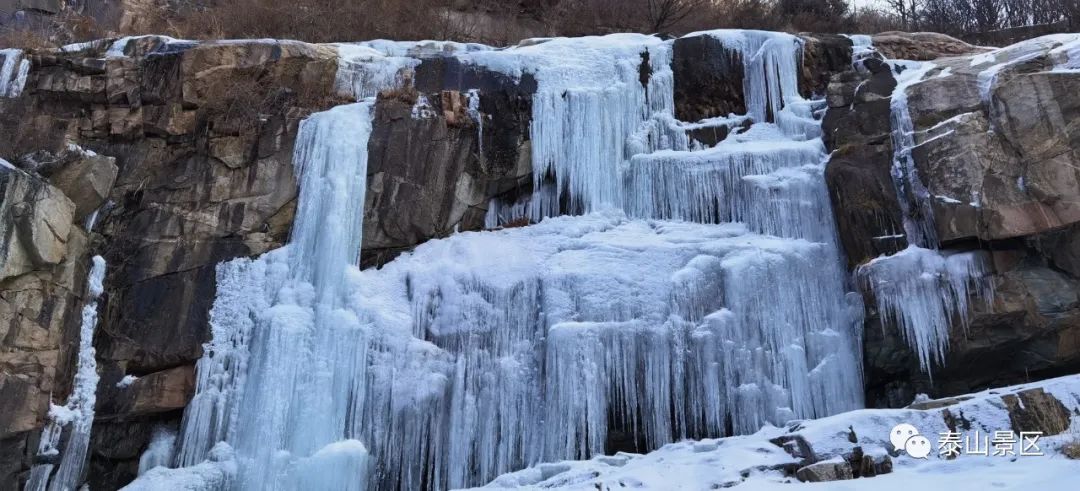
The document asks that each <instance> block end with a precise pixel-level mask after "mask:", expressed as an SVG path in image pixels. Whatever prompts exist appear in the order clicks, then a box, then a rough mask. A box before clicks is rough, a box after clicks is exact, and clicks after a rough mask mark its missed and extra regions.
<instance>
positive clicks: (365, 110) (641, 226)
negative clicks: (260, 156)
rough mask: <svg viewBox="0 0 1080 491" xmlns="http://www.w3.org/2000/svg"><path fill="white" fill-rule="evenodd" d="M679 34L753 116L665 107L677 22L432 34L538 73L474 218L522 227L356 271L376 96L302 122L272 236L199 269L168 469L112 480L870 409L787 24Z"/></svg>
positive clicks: (488, 63) (417, 477) (230, 474)
mask: <svg viewBox="0 0 1080 491" xmlns="http://www.w3.org/2000/svg"><path fill="white" fill-rule="evenodd" d="M695 35H700V36H714V37H716V38H717V39H719V40H721V41H722V42H723V43H724V45H725V46H727V47H728V48H729V49H731V50H734V51H736V52H737V53H739V54H740V56H741V59H743V60H744V63H745V65H746V70H745V72H744V73H743V74H738V75H737V76H743V77H744V84H743V85H744V88H745V92H746V94H745V96H746V100H747V101H748V103H747V107H748V108H749V115H748V116H745V117H741V118H742V119H739V118H740V117H739V116H733V118H732V120H733V121H734V120H747V119H748V120H749V121H751V122H753V125H752V126H751V127H750V128H749V129H748V130H745V131H737V132H734V133H733V134H732V135H731V136H729V138H728V139H727V140H725V141H723V142H721V143H720V144H718V145H716V146H715V147H713V148H701V147H700V145H692V144H691V142H690V139H689V138H688V136H687V132H686V128H687V125H686V124H684V123H681V122H678V121H676V119H675V117H674V111H673V107H674V104H673V90H674V89H673V87H674V84H673V75H672V71H671V68H670V62H671V57H672V42H671V41H663V40H661V39H659V38H656V37H653V36H641V35H612V36H605V37H592V38H579V39H551V40H543V41H542V42H531V43H525V44H523V45H522V46H519V47H514V48H508V49H505V50H488V49H479V48H474V47H470V46H469V45H447V46H445V47H444V48H442V49H443V52H444V53H451V54H450V55H449V56H456V57H459V58H460V59H461V61H463V62H465V63H472V64H479V65H483V66H485V67H487V68H489V69H492V70H496V71H500V72H502V73H505V74H508V75H511V76H515V77H519V76H522V75H524V74H526V73H527V74H530V75H532V76H533V77H534V78H535V79H536V80H537V83H538V89H537V92H536V94H535V95H534V96H533V114H532V130H531V137H532V149H533V150H532V151H533V153H532V163H533V172H534V178H535V182H534V185H535V192H534V193H533V195H532V198H531V199H528V200H522V201H520V202H517V203H512V204H508V205H505V207H503V208H502V209H499V208H496V207H493V209H494V210H495V211H491V212H489V216H488V225H489V226H492V227H495V226H498V225H500V224H501V223H505V222H506V221H509V220H513V219H516V218H517V217H520V216H521V214H524V213H525V212H526V211H527V212H528V214H529V215H531V217H532V218H533V220H534V221H539V223H536V224H534V225H530V226H527V227H519V228H511V229H505V230H494V231H484V232H464V233H459V234H455V235H453V236H451V237H449V238H446V239H442V240H432V241H429V242H427V243H424V244H422V245H420V246H418V247H417V248H416V249H415V250H414V251H412V252H410V253H406V254H404V255H402V256H400V257H398V258H397V259H395V260H394V261H392V262H390V263H388V264H386V265H385V266H384V267H382V268H381V269H378V270H375V269H370V270H365V271H360V270H359V269H357V268H356V264H357V261H356V259H357V254H358V252H359V249H360V237H361V233H360V232H361V224H362V221H361V220H362V214H363V209H362V207H363V202H364V190H365V182H364V178H365V165H364V164H365V160H366V145H367V137H368V133H369V132H370V124H371V123H370V111H371V106H370V104H369V103H362V104H357V105H351V106H343V107H339V108H335V109H332V110H330V111H327V112H324V113H319V114H316V115H314V116H312V117H311V118H310V119H309V120H307V121H305V122H304V124H303V126H302V127H301V131H300V135H299V137H298V140H297V147H296V150H295V160H296V163H297V164H296V165H297V171H298V175H299V176H300V179H299V181H300V186H301V190H300V201H299V204H298V211H297V218H296V222H295V224H294V230H293V236H292V238H291V241H290V243H289V245H288V246H286V247H285V248H283V249H279V250H276V251H272V252H270V253H267V254H265V255H263V256H261V257H259V258H255V259H237V260H234V261H230V262H227V263H223V264H221V265H219V266H218V276H217V281H218V284H217V298H216V300H215V302H214V306H213V309H212V311H211V330H212V335H213V339H212V341H211V342H210V343H209V344H208V345H207V346H206V350H205V351H206V355H205V356H204V358H203V359H202V360H200V362H199V365H198V388H197V393H196V395H195V398H194V400H193V401H192V402H191V404H190V405H189V407H188V409H187V412H186V413H185V417H184V422H183V427H182V429H181V432H180V435H179V437H178V452H177V457H176V460H175V462H174V465H176V466H178V467H180V468H175V469H164V468H161V467H158V468H156V469H153V470H150V471H148V472H146V474H144V475H143V476H140V478H139V479H138V480H137V481H136V482H135V483H134V484H133V485H132V486H131V489H152V488H153V486H154V485H155V484H162V483H171V484H173V485H175V484H176V483H181V482H182V483H184V485H185V486H188V487H193V488H209V489H299V488H317V489H324V488H325V489H331V488H332V489H360V488H363V487H365V486H367V487H370V488H375V489H425V488H426V489H449V488H458V487H468V486H477V485H482V484H484V483H486V482H488V481H490V480H491V479H493V478H494V477H496V476H497V475H499V474H502V473H505V472H509V471H513V470H516V469H521V468H524V467H527V466H530V465H534V464H537V463H540V462H544V461H555V460H562V459H571V458H587V457H589V456H592V455H596V454H599V453H603V452H605V451H610V450H614V449H635V448H636V449H638V450H645V449H647V448H654V447H657V446H659V445H662V444H665V443H668V442H672V441H675V440H678V439H681V438H686V437H704V436H719V435H726V434H731V433H748V432H753V431H756V430H757V429H758V428H760V427H761V426H762V425H764V424H767V423H772V424H782V423H784V422H786V421H788V420H791V419H795V418H811V417H819V416H824V415H828V414H833V413H837V412H840V411H844V410H849V409H853V408H857V407H861V405H862V384H861V370H860V365H861V360H860V353H861V342H860V325H861V324H860V323H861V317H860V316H861V312H862V305H861V302H860V300H859V297H858V295H855V294H853V293H851V292H849V289H848V284H847V283H848V281H847V277H846V274H845V272H844V262H843V260H842V257H841V253H840V251H839V248H838V246H837V245H836V244H837V241H836V240H835V237H834V236H835V227H834V225H833V222H832V212H831V210H830V208H829V207H830V204H829V200H828V196H827V193H826V188H825V183H824V179H823V177H822V170H823V168H824V163H825V160H826V158H827V155H826V154H825V150H824V146H823V145H822V143H821V141H820V139H819V136H820V129H819V125H818V122H817V118H818V117H819V116H820V114H821V110H822V108H823V102H822V101H814V100H804V99H803V98H802V97H801V96H800V95H799V92H798V87H797V85H798V79H797V73H798V72H797V69H798V65H797V63H798V60H799V58H800V56H801V42H800V41H799V40H798V38H796V37H794V36H791V35H787V34H778V33H766V32H757V31H716V32H707V33H698V34H695ZM363 46H364V47H365V49H366V48H370V49H373V50H377V51H378V50H381V51H379V52H380V53H382V54H383V55H386V56H407V55H408V54H409V53H413V52H417V51H422V50H424V49H426V48H424V46H425V45H424V44H416V45H414V46H412V47H410V46H405V45H403V44H402V43H389V42H373V43H369V44H365V45H363ZM357 51H358V52H359V50H357ZM365 56H366V55H365ZM357 59H359V58H357ZM406 65H407V64H402V65H401V66H406ZM363 66H364V64H363V63H362V62H357V63H352V64H350V65H349V67H348V69H349V70H361V71H362V70H363V69H364V68H363ZM379 73H380V74H381V75H379V74H376V75H377V76H374V75H373V76H371V77H367V76H365V75H363V74H360V75H357V74H356V73H353V74H351V75H349V76H347V77H345V78H342V77H340V76H339V81H342V80H344V81H342V82H341V83H340V85H339V90H345V89H342V87H346V88H348V87H353V85H352V84H353V81H355V80H363V79H365V78H367V79H371V78H378V77H384V76H385V74H386V72H379ZM339 75H340V74H339ZM348 90H353V89H348ZM354 92H355V93H357V94H359V95H363V94H365V92H363V91H360V90H355V91H354ZM691 149H693V150H691ZM526 209H527V210H526ZM541 218H542V219H543V220H542V221H541V220H540V219H541ZM620 434H621V435H626V434H629V435H630V438H629V439H630V440H633V441H630V442H628V443H618V441H619V439H620V437H619V435H620ZM623 440H626V438H623Z"/></svg>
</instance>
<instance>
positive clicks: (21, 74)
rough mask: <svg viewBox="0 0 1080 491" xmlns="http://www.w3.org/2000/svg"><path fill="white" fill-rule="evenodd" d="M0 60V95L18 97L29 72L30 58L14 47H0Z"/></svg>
mask: <svg viewBox="0 0 1080 491" xmlns="http://www.w3.org/2000/svg"><path fill="white" fill-rule="evenodd" d="M0 60H3V64H2V65H0V97H19V95H20V94H22V91H23V86H24V85H26V76H27V74H29V73H30V60H28V59H26V58H24V57H23V52H22V50H21V49H15V48H7V49H0Z"/></svg>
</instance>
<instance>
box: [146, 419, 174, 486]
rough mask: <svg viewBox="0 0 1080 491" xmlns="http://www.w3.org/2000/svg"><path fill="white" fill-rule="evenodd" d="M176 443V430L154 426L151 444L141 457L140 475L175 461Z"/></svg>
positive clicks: (167, 465)
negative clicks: (174, 450) (174, 449)
mask: <svg viewBox="0 0 1080 491" xmlns="http://www.w3.org/2000/svg"><path fill="white" fill-rule="evenodd" d="M175 444H176V431H174V430H171V429H169V428H166V427H164V426H160V427H157V428H154V432H153V434H152V435H151V436H150V444H149V445H148V446H147V447H146V451H145V452H143V454H142V455H141V456H140V457H139V475H140V476H141V475H143V474H146V472H147V471H149V470H150V469H153V468H155V467H169V466H170V465H172V461H173V447H174V446H175Z"/></svg>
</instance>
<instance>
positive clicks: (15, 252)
mask: <svg viewBox="0 0 1080 491" xmlns="http://www.w3.org/2000/svg"><path fill="white" fill-rule="evenodd" d="M0 195H2V198H0V217H2V220H0V241H2V242H0V280H3V279H5V278H11V277H14V276H18V275H21V274H24V273H27V272H29V271H32V270H34V269H39V268H47V267H50V266H54V265H57V264H59V263H60V262H61V261H62V260H63V259H64V257H65V255H66V254H67V241H68V235H69V233H70V232H71V227H72V221H73V219H74V217H75V204H74V203H72V202H71V200H70V199H68V198H67V197H66V196H64V193H63V192H61V191H60V190H59V189H57V188H55V187H53V186H51V185H49V184H48V183H47V182H45V181H44V180H42V179H40V178H37V177H33V176H31V175H29V174H27V173H25V172H23V171H21V170H18V169H15V168H13V167H10V166H3V165H0Z"/></svg>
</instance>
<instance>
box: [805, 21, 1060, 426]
mask: <svg viewBox="0 0 1080 491" xmlns="http://www.w3.org/2000/svg"><path fill="white" fill-rule="evenodd" d="M1074 42H1075V38H1074V37H1072V36H1050V37H1045V38H1039V39H1036V40H1032V41H1027V42H1024V43H1021V44H1018V45H1014V46H1011V47H1008V48H1003V49H1000V50H994V51H986V50H985V49H975V48H970V47H969V48H968V51H971V53H969V54H965V55H960V53H961V52H962V51H963V46H962V45H959V44H957V43H944V42H939V41H934V42H932V43H930V44H929V45H927V44H926V43H924V42H923V41H922V40H920V39H919V37H918V36H903V35H900V34H893V33H889V34H885V35H880V36H875V37H874V38H873V43H874V46H875V47H879V48H880V51H879V52H880V53H881V54H884V55H886V56H887V57H888V56H891V55H896V56H900V57H904V56H907V57H910V58H921V59H933V61H932V63H933V67H931V68H929V70H928V71H927V72H926V73H925V74H923V75H922V76H921V78H920V81H918V82H915V83H913V84H912V85H910V86H909V87H907V89H906V96H907V111H908V113H909V114H910V118H911V122H912V124H913V127H914V134H913V140H914V146H913V147H911V149H910V152H911V157H912V158H913V160H914V164H915V168H916V169H917V173H918V177H919V178H920V179H921V181H922V183H923V184H924V185H925V187H926V191H927V196H925V197H924V199H925V200H927V201H928V204H929V208H930V209H931V210H932V213H931V214H932V216H931V217H927V218H928V219H929V222H930V223H932V224H933V225H934V229H935V230H934V232H935V233H936V236H937V244H934V245H936V246H938V247H941V248H943V249H948V250H950V251H970V250H982V251H986V252H987V253H988V254H989V255H990V257H991V258H992V262H993V271H994V274H993V277H992V280H991V281H992V283H993V288H994V294H993V298H992V299H990V302H989V305H986V306H982V305H979V304H978V303H976V307H975V311H974V312H972V315H971V317H970V323H969V326H968V328H967V329H966V330H965V329H964V328H962V326H961V325H960V324H961V322H956V323H955V325H954V327H953V329H952V330H951V332H950V335H949V351H948V354H947V356H946V359H945V362H944V363H943V364H941V365H940V366H936V367H934V368H933V370H932V382H931V380H930V377H929V376H928V374H925V373H922V372H921V371H920V370H919V369H918V367H917V363H915V362H914V361H913V358H912V356H911V353H910V351H908V350H907V349H906V348H905V346H904V342H903V341H902V340H901V339H900V338H899V336H897V334H896V330H895V329H893V328H892V327H891V326H890V325H889V324H890V323H889V322H885V324H886V325H885V326H884V327H883V328H882V327H881V325H880V324H881V321H880V319H879V318H878V316H875V315H872V316H871V317H870V320H869V321H868V323H867V328H866V353H865V355H866V360H865V362H866V368H867V378H868V399H867V403H868V404H875V405H884V406H897V405H903V404H906V403H908V402H909V401H910V400H911V398H912V397H913V396H914V395H915V394H916V393H919V392H927V393H930V394H932V395H946V394H956V393H962V392H967V391H972V390H978V389H983V388H986V387H992V386H1000V385H1007V384H1009V383H1017V382H1023V381H1027V380H1037V379H1041V378H1046V377H1047V376H1053V375H1060V374H1065V373H1074V372H1075V371H1076V370H1077V369H1078V368H1080V350H1078V347H1080V345H1078V344H1077V340H1078V339H1080V337H1078V336H1080V331H1078V330H1077V329H1080V310H1078V307H1080V303H1078V300H1080V299H1078V297H1077V292H1078V290H1077V287H1078V283H1077V278H1078V276H1077V272H1078V271H1077V269H1076V264H1077V258H1076V256H1075V254H1076V246H1075V237H1076V234H1077V231H1076V230H1077V222H1078V219H1080V216H1078V215H1077V209H1076V205H1075V203H1076V200H1077V198H1078V197H1080V185H1078V183H1080V181H1078V180H1077V179H1078V175H1077V163H1078V162H1080V160H1078V155H1080V154H1077V148H1080V147H1078V144H1080V140H1077V139H1076V132H1077V130H1076V121H1077V120H1078V116H1080V112H1078V111H1077V104H1076V101H1075V99H1076V96H1075V94H1076V93H1077V91H1076V84H1078V83H1080V74H1078V73H1076V72H1075V71H1074V70H1072V69H1071V68H1069V67H1070V66H1071V65H1069V63H1070V60H1069V57H1068V50H1069V43H1074ZM920 45H922V46H925V47H926V49H927V52H926V53H924V54H923V55H918V54H913V53H912V52H911V49H913V48H911V46H920ZM1062 46H1065V47H1064V48H1062ZM942 55H944V56H948V57H939V56H942ZM958 55H959V56H958ZM901 68H902V67H901ZM923 68H927V67H923ZM899 72H901V69H898V68H896V67H893V66H890V65H889V64H887V63H885V62H883V61H881V60H880V59H878V58H872V59H868V60H867V61H866V62H865V63H864V67H863V68H862V69H861V71H848V72H846V73H843V74H839V75H836V76H834V77H833V79H832V81H831V83H830V86H829V106H830V108H829V112H828V114H827V116H826V119H825V124H824V126H825V132H826V139H827V141H828V144H829V146H830V147H831V148H832V149H833V150H834V152H835V153H834V155H833V159H832V161H831V162H830V164H829V167H828V170H827V178H828V180H829V183H830V187H831V189H832V191H833V204H834V211H835V213H836V215H837V219H838V227H839V229H840V230H839V232H840V237H841V240H842V241H843V243H844V245H845V249H846V251H847V253H848V259H849V262H850V264H851V265H852V267H855V266H857V265H860V264H863V263H866V262H867V261H869V260H870V259H872V258H875V257H877V256H880V255H883V254H892V253H894V252H897V251H899V250H901V249H903V248H904V247H906V246H908V245H909V244H908V243H907V239H906V238H905V235H904V220H905V217H904V216H903V215H904V211H903V210H904V206H902V203H901V201H902V200H904V199H908V198H909V197H907V196H900V198H899V199H898V197H897V187H896V186H895V185H894V178H893V175H891V174H892V173H895V172H896V170H895V169H896V167H895V165H894V162H893V157H894V155H893V152H894V147H893V138H895V135H893V134H892V133H891V132H892V131H893V130H894V129H895V128H894V127H893V125H895V121H892V122H891V121H890V119H891V109H890V104H891V102H892V101H893V99H894V94H895V92H894V91H895V88H896V79H897V78H899V77H901V76H902V75H901V74H900V73H899ZM908 218H910V217H908Z"/></svg>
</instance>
